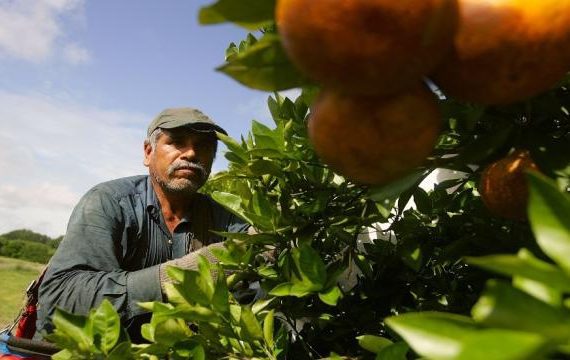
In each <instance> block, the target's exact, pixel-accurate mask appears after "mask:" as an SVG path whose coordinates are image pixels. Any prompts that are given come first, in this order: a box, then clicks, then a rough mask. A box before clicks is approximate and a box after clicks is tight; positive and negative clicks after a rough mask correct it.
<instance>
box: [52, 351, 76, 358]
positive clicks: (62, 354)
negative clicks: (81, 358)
mask: <svg viewBox="0 0 570 360" xmlns="http://www.w3.org/2000/svg"><path fill="white" fill-rule="evenodd" d="M51 358H52V360H73V359H74V355H73V353H72V352H71V351H69V350H67V349H64V350H61V351H59V352H57V353H55V354H53V355H52V356H51Z"/></svg>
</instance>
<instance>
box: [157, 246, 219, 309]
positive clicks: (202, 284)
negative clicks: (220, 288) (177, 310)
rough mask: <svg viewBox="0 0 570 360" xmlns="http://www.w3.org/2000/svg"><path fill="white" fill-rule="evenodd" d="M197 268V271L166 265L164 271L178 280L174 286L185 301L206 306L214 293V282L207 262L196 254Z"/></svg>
mask: <svg viewBox="0 0 570 360" xmlns="http://www.w3.org/2000/svg"><path fill="white" fill-rule="evenodd" d="M198 269H199V271H194V270H186V269H177V268H175V267H173V266H168V267H167V269H166V272H167V274H168V276H170V277H171V278H173V279H175V280H177V281H178V282H179V284H174V287H175V289H176V290H178V291H179V293H180V295H182V297H184V299H185V300H186V301H188V302H189V303H194V302H195V303H197V304H200V305H204V306H207V305H209V304H210V302H211V301H212V297H213V295H214V283H213V280H212V274H211V270H210V265H209V262H208V260H207V259H206V258H205V257H204V256H202V255H199V256H198ZM181 275H182V279H181V280H180V276H181Z"/></svg>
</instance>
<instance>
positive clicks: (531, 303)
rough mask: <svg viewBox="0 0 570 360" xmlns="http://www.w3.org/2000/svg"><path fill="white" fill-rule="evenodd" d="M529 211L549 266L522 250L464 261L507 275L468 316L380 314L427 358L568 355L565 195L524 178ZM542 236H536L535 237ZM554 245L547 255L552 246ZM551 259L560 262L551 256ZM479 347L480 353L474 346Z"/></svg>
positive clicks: (568, 207)
mask: <svg viewBox="0 0 570 360" xmlns="http://www.w3.org/2000/svg"><path fill="white" fill-rule="evenodd" d="M529 179H530V184H531V198H530V205H529V214H530V221H531V225H532V228H533V231H534V234H535V237H536V238H537V239H538V243H539V246H540V247H541V249H542V250H544V252H545V253H553V254H555V257H554V256H553V257H552V258H553V260H554V261H555V262H556V263H557V264H553V263H551V262H547V261H545V260H540V259H538V258H536V257H535V256H534V255H532V254H531V253H530V252H529V251H528V250H521V251H520V252H519V253H518V255H493V256H487V257H483V258H470V259H469V260H468V261H469V263H471V264H474V265H478V266H482V267H484V268H487V269H489V270H492V271H496V272H499V273H501V274H505V275H510V276H512V277H513V281H512V284H509V283H506V282H504V281H495V280H490V281H489V282H488V283H487V287H486V289H485V291H484V293H483V294H482V296H481V297H480V298H479V300H478V301H477V303H476V304H475V306H474V307H473V309H472V318H473V320H472V319H470V318H467V317H461V318H458V317H456V316H451V315H450V314H445V313H410V314H405V315H400V316H395V317H391V318H388V319H386V322H387V324H388V325H389V326H390V327H391V328H392V329H393V330H394V331H396V332H397V333H398V334H399V335H400V336H402V337H403V338H404V339H405V340H406V341H407V342H408V343H409V344H410V346H411V347H412V348H413V349H414V351H416V352H417V353H418V354H419V355H421V356H423V357H426V358H432V359H476V358H480V357H482V356H484V357H485V358H490V359H536V358H544V357H546V356H548V355H556V356H557V357H559V356H561V354H569V353H570V352H569V351H568V348H567V345H568V343H569V342H570V309H569V308H568V306H567V302H564V301H563V300H565V299H566V297H565V295H567V294H568V293H570V289H569V288H568V284H570V281H569V280H570V278H569V276H570V272H569V271H568V269H567V268H566V267H565V265H566V261H567V259H568V257H570V251H569V250H568V249H569V248H568V246H570V227H569V226H568V224H567V222H566V221H565V220H562V221H560V219H567V218H568V216H569V215H570V197H569V196H568V195H567V194H564V193H561V192H560V191H559V190H558V189H557V187H556V185H555V184H554V183H553V182H552V181H549V180H547V179H546V178H545V177H544V176H541V175H538V174H531V175H529ZM540 239H542V241H541V240H540ZM553 248H555V249H557V251H558V252H556V253H554V252H553V251H552V249H553ZM557 259H563V260H561V261H560V260H558V261H557ZM482 349H484V350H482Z"/></svg>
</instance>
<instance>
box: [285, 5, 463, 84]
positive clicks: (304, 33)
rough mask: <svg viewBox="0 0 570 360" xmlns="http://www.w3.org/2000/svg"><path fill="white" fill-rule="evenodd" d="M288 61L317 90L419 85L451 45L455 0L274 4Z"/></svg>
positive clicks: (455, 7) (454, 24) (454, 26)
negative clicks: (315, 85)
mask: <svg viewBox="0 0 570 360" xmlns="http://www.w3.org/2000/svg"><path fill="white" fill-rule="evenodd" d="M276 20H277V25H278V30H279V33H280V35H281V38H282V40H283V46H284V47H285V50H286V51H287V53H288V55H289V57H290V58H291V61H292V62H293V63H294V64H295V65H296V66H297V67H298V68H299V69H300V70H301V71H302V72H304V73H305V75H306V76H308V77H309V78H311V79H313V80H314V81H316V82H318V83H319V84H321V85H324V86H325V87H332V88H336V89H337V90H340V91H343V92H347V93H351V94H368V95H379V94H383V95H385V94H392V93H396V92H399V91H402V90H404V89H406V88H407V87H409V86H410V85H414V84H415V83H417V82H419V81H420V80H421V78H422V77H423V76H425V75H427V73H429V72H431V71H432V70H433V69H434V67H435V66H436V65H437V64H438V63H439V62H440V60H441V59H442V58H443V57H444V56H445V55H446V53H447V52H448V50H449V49H450V48H451V44H452V39H453V34H454V31H455V29H456V26H457V2H456V0H334V1H333V0H278V3H277V10H276Z"/></svg>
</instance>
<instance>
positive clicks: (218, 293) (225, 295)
mask: <svg viewBox="0 0 570 360" xmlns="http://www.w3.org/2000/svg"><path fill="white" fill-rule="evenodd" d="M229 296H230V293H229V291H228V285H227V282H226V277H225V276H224V270H223V269H222V267H221V266H218V276H217V277H216V284H215V288H214V295H213V296H212V307H213V308H214V310H216V311H217V312H219V313H222V314H225V313H227V312H229V311H230V303H229V300H228V299H229Z"/></svg>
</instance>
